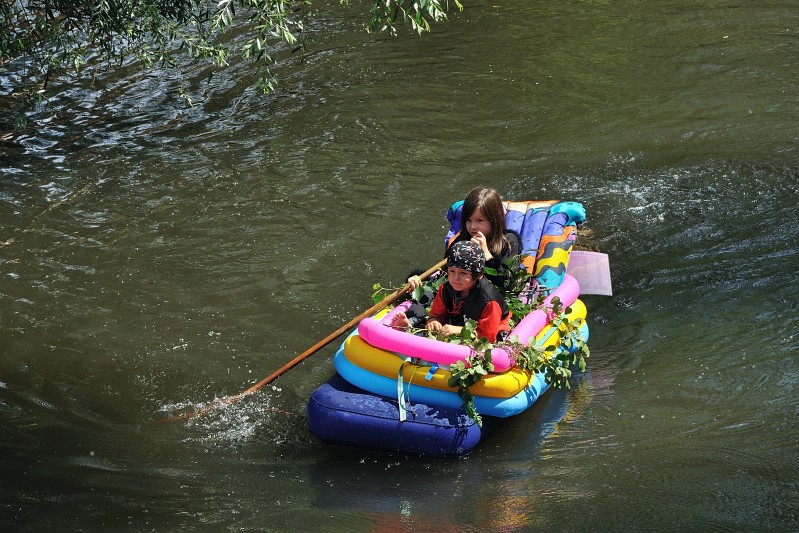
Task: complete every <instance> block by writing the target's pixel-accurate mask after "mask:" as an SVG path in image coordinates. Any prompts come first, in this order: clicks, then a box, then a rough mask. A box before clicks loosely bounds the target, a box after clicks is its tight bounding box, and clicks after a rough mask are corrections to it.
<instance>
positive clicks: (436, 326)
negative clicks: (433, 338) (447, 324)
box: [426, 318, 443, 333]
mask: <svg viewBox="0 0 799 533" xmlns="http://www.w3.org/2000/svg"><path fill="white" fill-rule="evenodd" d="M426 327H427V330H428V331H432V332H433V333H438V332H439V331H441V328H442V327H443V326H442V325H441V322H439V321H438V320H436V319H434V318H431V319H430V320H428V321H427V326H426Z"/></svg>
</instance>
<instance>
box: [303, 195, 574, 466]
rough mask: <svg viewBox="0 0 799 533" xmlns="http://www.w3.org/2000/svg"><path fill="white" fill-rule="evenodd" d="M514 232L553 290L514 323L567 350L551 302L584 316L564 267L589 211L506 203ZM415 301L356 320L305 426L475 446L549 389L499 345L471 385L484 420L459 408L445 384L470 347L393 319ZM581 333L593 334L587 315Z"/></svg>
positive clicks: (394, 446) (363, 438)
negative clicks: (406, 328) (486, 368)
mask: <svg viewBox="0 0 799 533" xmlns="http://www.w3.org/2000/svg"><path fill="white" fill-rule="evenodd" d="M462 205H463V202H462V201H461V202H456V203H455V204H453V205H452V207H451V208H450V209H449V210H448V212H447V219H448V220H449V222H450V228H449V231H448V233H447V235H446V237H445V243H446V242H449V241H450V240H451V239H452V238H453V237H454V236H455V235H456V234H457V233H458V232H459V231H460V218H461V215H460V212H461V208H462ZM504 205H505V208H506V222H507V225H508V229H509V230H513V231H515V232H516V233H518V234H519V236H520V237H521V243H522V268H526V269H527V270H528V272H529V273H530V274H531V275H532V277H533V279H534V286H535V287H536V288H537V290H538V291H539V292H541V293H542V294H544V295H546V299H545V300H544V304H543V305H541V306H540V307H538V308H537V309H536V310H534V311H532V312H530V313H529V314H528V315H527V316H525V317H524V318H523V319H522V320H521V321H520V322H519V323H518V324H516V326H515V327H514V328H513V330H512V331H511V335H512V336H516V337H517V338H518V341H519V342H520V343H522V344H525V345H530V344H533V343H537V344H540V345H541V346H552V347H553V349H554V350H556V351H564V350H569V346H568V343H567V342H565V341H564V340H563V339H561V338H560V331H559V328H558V327H557V325H555V324H553V323H552V316H551V315H552V313H551V309H552V304H553V300H554V299H555V298H557V299H559V300H560V302H561V303H562V304H563V306H564V307H567V306H568V307H570V309H569V311H570V314H569V315H568V316H567V318H568V319H569V320H570V321H574V320H576V319H584V318H585V316H586V309H585V305H584V304H583V302H582V301H581V300H579V298H578V297H579V295H580V287H579V284H578V282H577V281H576V280H575V279H574V278H573V277H571V276H570V275H568V274H567V273H566V268H567V266H568V261H569V254H570V253H571V250H572V248H573V245H574V242H575V240H576V237H577V228H578V227H579V225H580V224H581V223H582V222H583V221H584V219H585V210H584V209H583V206H582V205H581V204H579V203H576V202H557V201H544V202H504ZM407 305H408V303H405V304H400V305H398V306H396V307H395V308H394V309H392V310H390V311H385V310H384V311H382V312H381V313H378V314H376V315H375V316H374V317H368V318H365V319H363V320H361V322H360V323H359V324H358V327H357V328H356V330H355V331H353V332H352V333H351V334H350V335H349V336H348V337H347V338H346V339H345V340H344V342H343V343H342V344H341V346H340V347H339V349H338V350H337V352H336V354H335V356H334V358H333V364H334V367H335V370H336V374H335V375H334V376H333V377H332V378H331V379H330V380H329V381H328V382H327V383H325V384H323V385H322V386H321V387H319V388H318V389H317V390H316V391H314V393H312V394H311V397H310V398H309V401H308V424H309V428H310V430H311V432H312V433H313V434H314V435H315V436H317V437H318V438H319V439H321V440H323V441H325V442H330V443H336V444H344V445H356V446H366V447H372V448H378V449H384V450H391V451H395V452H401V453H410V454H414V455H425V456H437V457H447V456H462V455H466V454H468V453H470V452H471V451H472V450H473V449H474V448H475V447H477V446H478V445H479V444H480V443H481V442H482V441H483V440H485V438H487V437H488V436H489V435H490V434H491V433H493V431H494V430H495V429H496V428H497V427H498V426H499V425H500V424H501V422H502V420H503V419H506V418H508V417H511V416H515V415H518V414H519V413H522V412H524V411H525V410H527V409H528V408H529V407H530V406H531V405H533V403H535V401H536V400H537V399H538V398H539V397H540V396H541V395H542V394H544V393H545V392H546V391H547V389H548V388H549V384H548V383H547V382H546V379H545V376H544V375H543V374H541V373H539V372H529V371H525V370H522V369H520V368H519V367H518V366H516V363H515V360H514V357H513V354H512V353H511V352H510V351H509V349H507V348H505V347H502V346H499V347H495V348H494V349H493V350H492V362H493V364H494V370H493V372H491V373H489V374H488V375H487V376H485V377H483V379H481V380H480V381H479V382H478V383H476V384H475V385H473V386H471V387H470V388H469V392H470V393H471V394H472V396H473V398H474V406H475V408H476V411H477V412H478V413H479V414H480V417H481V418H482V426H481V425H480V424H477V423H475V421H474V420H473V419H472V418H471V417H469V416H467V415H466V413H465V412H464V411H463V410H462V404H463V400H462V399H461V397H460V396H459V394H458V391H457V389H456V388H453V387H450V386H449V385H448V381H449V378H450V377H451V373H450V371H449V368H450V365H452V364H454V363H456V362H458V361H466V359H467V358H468V357H469V356H470V355H472V353H473V351H472V349H471V348H470V347H469V346H465V345H460V344H454V343H448V342H442V341H439V340H435V339H430V338H427V337H421V336H417V335H413V334H411V333H409V332H406V331H402V330H397V329H394V328H391V327H389V326H388V324H389V323H390V321H391V317H392V316H393V314H394V313H397V312H399V311H402V310H404V309H405V308H406V307H407ZM579 334H580V336H581V337H582V338H583V340H587V338H588V329H587V326H586V325H585V322H584V321H583V323H582V325H581V327H580V329H579Z"/></svg>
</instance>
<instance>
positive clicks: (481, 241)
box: [471, 231, 494, 261]
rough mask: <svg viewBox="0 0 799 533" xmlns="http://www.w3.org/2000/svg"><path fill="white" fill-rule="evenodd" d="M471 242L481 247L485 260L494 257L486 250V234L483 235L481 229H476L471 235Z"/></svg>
mask: <svg viewBox="0 0 799 533" xmlns="http://www.w3.org/2000/svg"><path fill="white" fill-rule="evenodd" d="M471 240H472V242H473V243H475V244H476V245H477V246H479V247H480V248H482V249H483V253H484V254H485V256H486V261H488V260H489V259H491V258H492V257H494V256H493V255H491V252H490V251H489V250H488V243H487V242H486V236H485V235H483V232H482V231H478V232H477V233H475V234H474V235H472V239H471Z"/></svg>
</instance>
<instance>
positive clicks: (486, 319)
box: [476, 301, 502, 342]
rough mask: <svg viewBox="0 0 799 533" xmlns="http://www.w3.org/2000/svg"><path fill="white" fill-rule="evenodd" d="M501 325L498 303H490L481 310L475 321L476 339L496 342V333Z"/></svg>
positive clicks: (500, 311) (500, 310)
mask: <svg viewBox="0 0 799 533" xmlns="http://www.w3.org/2000/svg"><path fill="white" fill-rule="evenodd" d="M501 324H502V308H501V307H500V306H499V303H498V302H495V301H491V302H488V304H487V305H486V306H485V309H483V314H482V315H481V316H480V318H479V319H478V320H477V329H476V333H477V337H478V338H480V337H485V338H486V339H488V342H494V341H496V340H497V333H499V327H500V325H501Z"/></svg>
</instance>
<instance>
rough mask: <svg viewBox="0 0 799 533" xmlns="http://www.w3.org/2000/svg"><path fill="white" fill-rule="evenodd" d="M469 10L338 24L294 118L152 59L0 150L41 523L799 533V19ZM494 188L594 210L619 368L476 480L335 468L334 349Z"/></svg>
mask: <svg viewBox="0 0 799 533" xmlns="http://www.w3.org/2000/svg"><path fill="white" fill-rule="evenodd" d="M700 4H701V5H696V3H695V2H686V1H682V0H681V1H668V2H657V3H643V4H641V3H638V2H628V1H627V2H621V3H606V2H515V3H508V4H502V5H499V4H492V3H487V2H476V3H470V4H469V5H468V6H467V10H466V11H465V12H464V13H462V14H461V15H457V16H455V17H453V19H452V20H451V21H450V22H449V23H447V24H443V25H440V26H437V27H436V28H435V32H434V33H433V34H432V35H428V36H425V37H423V38H421V39H418V38H414V37H407V36H406V37H402V38H399V39H391V38H387V37H385V36H379V37H375V36H369V35H365V34H363V33H362V32H360V30H359V26H358V24H359V22H360V18H359V17H360V15H358V14H356V13H355V12H344V13H342V12H341V11H339V10H338V9H331V10H330V11H324V12H321V13H319V16H318V18H317V20H316V22H315V23H314V25H313V26H312V28H313V30H314V41H313V43H312V44H311V47H310V50H309V54H308V56H307V59H306V65H305V67H304V68H301V67H300V66H299V65H297V64H296V63H289V64H284V65H282V66H280V67H279V68H278V69H277V74H278V75H279V76H280V77H281V85H280V88H279V90H278V92H277V93H276V94H274V95H273V96H270V97H267V98H262V97H260V96H257V95H255V94H253V93H252V92H251V91H250V90H247V89H245V83H244V80H245V79H246V77H247V75H248V73H247V72H248V71H247V70H246V68H244V67H241V68H234V69H233V70H232V71H229V72H226V73H223V74H221V75H219V76H217V77H216V82H215V84H214V85H212V86H208V85H207V84H205V83H204V82H203V81H202V80H203V79H204V78H205V75H206V74H207V73H205V72H203V71H199V70H198V71H197V72H196V73H193V74H192V75H191V76H190V77H189V78H187V80H186V81H187V83H188V84H189V86H190V88H191V89H192V90H193V91H195V93H194V94H195V104H196V105H195V107H193V108H191V109H186V108H185V107H183V106H182V105H181V103H180V102H179V101H177V99H176V98H175V97H174V91H175V88H176V87H177V84H178V81H177V80H176V79H174V78H170V77H167V78H164V79H159V78H158V77H156V76H154V75H147V74H143V73H141V72H139V71H138V70H136V69H130V70H129V71H127V72H125V73H124V75H123V76H121V77H116V78H111V79H109V84H110V86H111V91H110V92H108V93H102V94H99V93H95V92H94V91H92V90H91V88H90V87H81V88H75V89H74V90H73V91H72V92H71V93H69V94H67V95H66V96H65V97H64V100H63V102H65V103H67V104H68V105H69V111H66V112H64V113H63V114H61V115H59V116H58V117H55V118H50V119H43V126H42V129H41V131H39V132H37V133H36V134H30V135H27V136H25V137H24V138H23V139H21V143H20V144H19V145H18V146H9V145H4V146H3V150H4V151H5V155H4V156H2V159H1V160H0V172H2V176H3V177H2V181H1V182H0V224H1V227H2V230H0V231H2V233H1V234H0V428H2V431H0V450H1V451H0V453H1V455H2V457H3V459H2V462H0V465H1V466H0V494H1V495H2V498H0V502H1V503H0V509H1V510H2V516H3V522H4V523H5V524H6V525H7V527H10V528H11V529H13V530H22V531H41V530H70V531H71V530H89V531H109V530H120V531H125V530H130V531H143V530H156V531H174V530H203V531H241V530H245V531H248V530H271V531H286V530H296V529H298V530H310V529H312V528H313V529H317V530H322V531H341V530H351V531H367V530H380V531H402V530H408V531H450V530H452V531H454V530H458V531H531V530H532V531H534V530H559V531H587V530H614V531H617V530H658V531H663V530H681V531H682V530H694V531H696V530H744V529H746V530H760V531H762V530H772V531H787V530H796V529H797V528H799V486H798V484H797V479H799V468H798V467H797V464H799V452H797V447H796V442H797V439H798V438H799V428H797V415H798V414H799V393H798V390H797V389H798V388H799V372H797V370H796V368H795V360H796V356H797V355H799V342H797V330H799V320H797V318H796V317H797V310H798V309H797V306H798V305H799V304H798V303H797V302H799V288H797V281H799V275H797V272H799V269H798V268H797V265H799V260H798V259H797V255H799V230H797V222H799V208H798V207H797V200H799V194H797V193H798V192H799V191H797V189H798V188H799V120H798V119H799V115H798V113H797V110H798V109H799V75H797V69H798V68H799V10H797V9H796V8H797V5H796V3H795V2H793V1H790V2H789V1H783V2H777V1H769V2H759V3H757V4H753V3H746V4H740V5H736V4H729V3H723V2H713V1H705V2H700ZM477 185H488V186H493V187H495V188H496V189H498V190H499V191H500V193H501V194H502V195H503V196H504V197H506V198H509V199H520V200H521V199H545V198H562V199H568V200H576V201H580V202H582V203H583V204H584V205H585V206H586V208H587V210H588V217H589V220H588V227H590V228H591V230H592V231H593V236H594V239H595V242H596V244H598V245H599V246H600V248H601V249H602V251H604V252H606V253H608V254H609V255H610V257H611V263H612V272H613V281H614V289H615V295H614V296H613V297H596V296H594V297H588V298H587V299H586V300H587V304H588V308H589V320H590V327H591V347H592V357H591V361H590V365H589V369H588V371H587V372H586V374H585V375H584V376H581V377H579V378H577V379H575V380H574V383H573V386H572V389H571V391H569V392H559V391H558V392H554V393H551V394H549V395H547V396H546V397H544V398H543V399H542V400H541V401H539V402H538V403H537V404H536V405H535V406H534V407H533V408H532V409H530V410H529V411H528V412H526V413H524V414H522V415H520V416H519V417H517V418H515V419H513V420H511V421H509V422H508V424H506V425H505V426H504V427H503V428H502V429H501V431H500V432H498V433H497V434H495V435H494V436H493V437H492V438H491V439H490V440H489V441H487V442H486V443H485V444H484V445H483V446H482V447H481V448H479V449H478V450H477V451H476V452H475V453H473V454H472V455H471V456H469V457H468V458H465V459H460V460H427V459H418V458H407V457H403V456H395V455H390V454H384V453H379V452H376V451H370V450H358V449H352V448H340V447H335V446H329V445H325V444H323V443H320V442H318V441H317V440H316V439H315V438H313V437H312V436H311V435H310V434H309V432H308V430H307V426H306V423H305V419H304V410H305V402H306V400H307V398H308V395H309V394H310V393H311V392H312V391H313V390H314V389H315V388H316V387H317V386H319V385H320V384H321V383H322V382H324V381H325V380H326V379H327V378H328V377H329V375H330V374H331V373H332V371H333V369H332V363H331V357H332V354H333V351H334V347H333V345H331V346H329V347H327V348H326V349H324V350H322V351H320V352H319V353H317V354H316V355H314V356H313V357H311V358H310V359H308V360H307V361H306V362H305V363H304V364H302V365H301V366H299V367H297V368H295V369H294V370H292V371H290V372H289V373H287V374H286V375H285V376H283V377H281V378H280V379H279V380H278V381H276V382H275V383H274V386H270V387H267V388H266V389H264V390H263V391H262V392H261V393H259V394H257V395H254V396H252V397H249V398H247V399H245V400H242V401H241V402H240V403H238V404H237V405H235V406H234V407H231V408H227V409H222V410H218V411H215V412H213V413H211V414H209V415H207V416H205V417H202V418H199V419H195V420H192V421H188V422H180V423H168V424H164V423H158V422H157V420H158V419H160V418H162V417H164V416H168V415H169V414H170V413H171V412H172V411H171V410H172V409H173V408H176V409H185V408H189V407H191V405H193V404H195V403H197V404H199V403H201V402H204V401H206V400H209V399H212V398H215V397H220V396H224V395H227V394H235V393H237V392H240V391H242V390H244V389H246V388H247V387H249V385H250V384H252V383H254V382H256V381H258V380H259V379H261V378H262V377H264V376H266V375H268V374H270V373H271V372H273V371H274V370H275V369H277V368H278V367H280V366H281V365H283V364H284V363H285V362H287V361H288V360H290V359H291V358H293V357H294V356H295V355H296V354H298V353H300V352H302V351H304V350H305V349H307V348H308V347H310V346H312V345H313V344H314V343H315V342H316V341H318V340H319V339H321V338H322V337H324V336H325V335H327V334H328V333H329V332H331V331H333V330H334V329H336V328H337V327H338V326H340V325H341V324H343V323H345V322H346V321H348V320H349V319H350V318H351V317H353V316H355V315H357V314H358V313H360V312H361V311H363V310H364V309H366V308H367V307H369V305H370V301H369V293H370V288H371V285H372V284H373V283H375V282H378V281H381V282H383V283H386V284H388V283H393V282H399V281H400V280H402V279H403V277H404V276H405V274H406V273H407V271H408V270H409V269H410V268H412V267H414V266H419V267H427V266H429V265H432V264H433V263H434V262H436V260H437V259H438V257H439V254H440V246H441V242H442V237H443V233H444V231H445V228H444V224H445V220H444V218H443V213H444V211H445V210H446V208H447V207H448V206H449V205H450V203H452V202H453V201H454V200H456V199H459V198H461V197H462V196H463V195H464V194H465V192H467V191H468V190H469V189H470V188H472V187H474V186H477Z"/></svg>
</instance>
